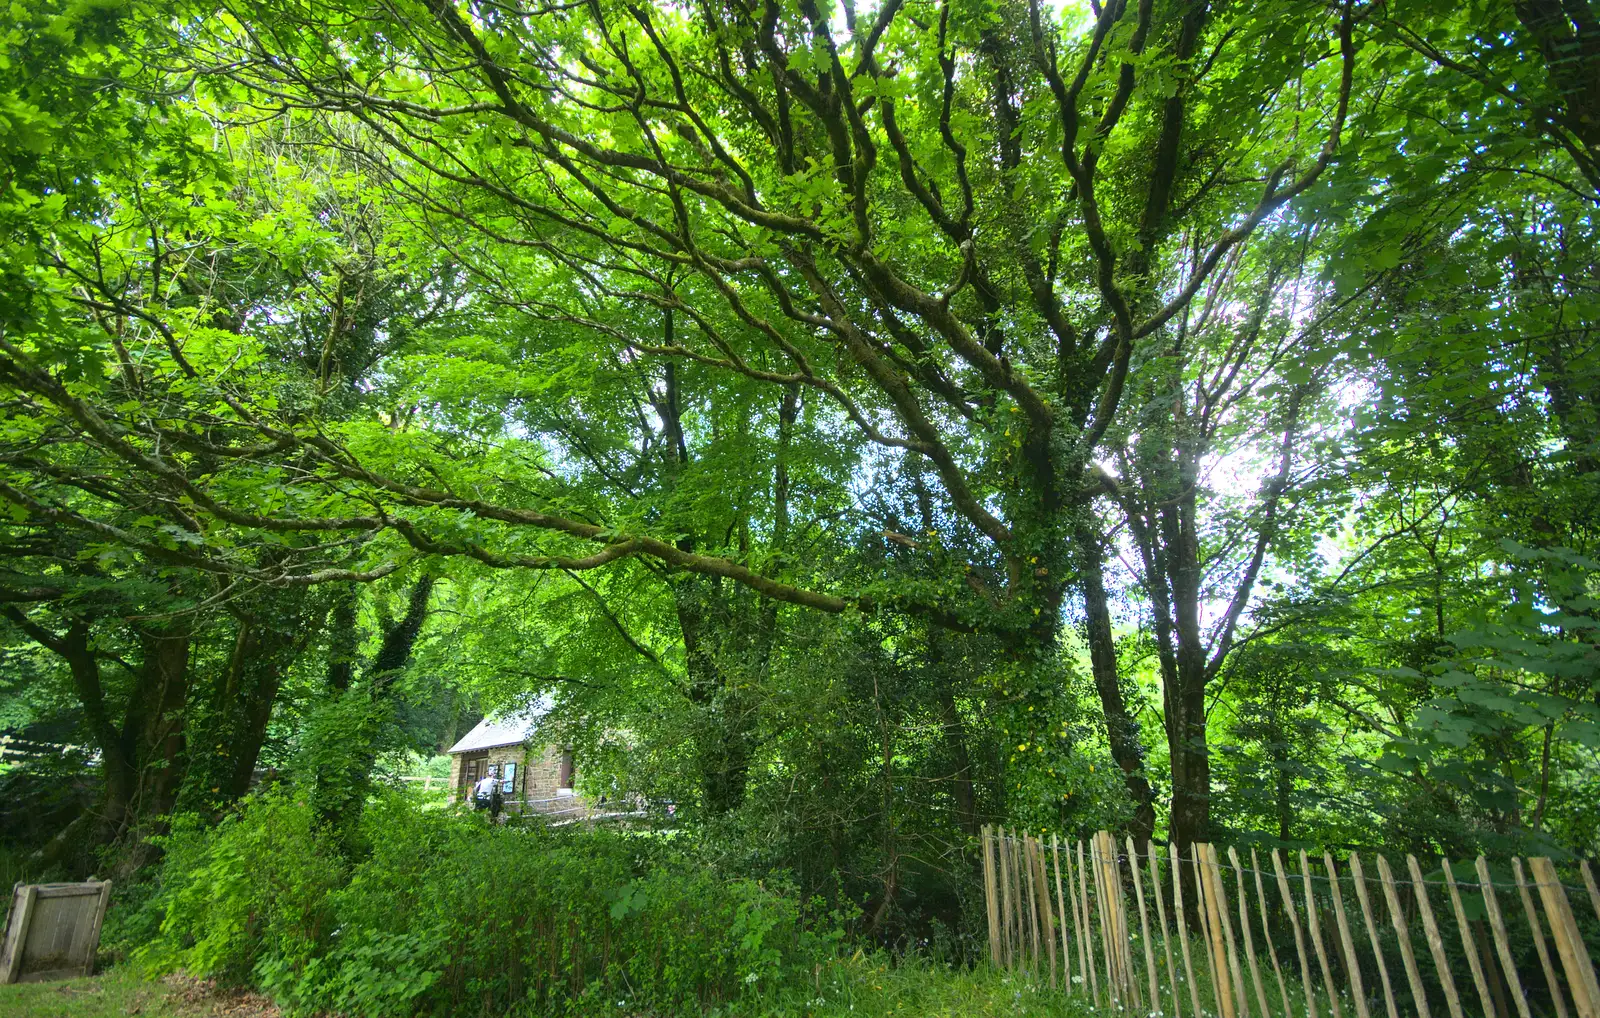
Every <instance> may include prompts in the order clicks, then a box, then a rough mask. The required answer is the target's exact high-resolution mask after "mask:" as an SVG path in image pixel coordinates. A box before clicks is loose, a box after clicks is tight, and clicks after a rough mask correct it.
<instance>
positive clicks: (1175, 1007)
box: [1145, 841, 1199, 1018]
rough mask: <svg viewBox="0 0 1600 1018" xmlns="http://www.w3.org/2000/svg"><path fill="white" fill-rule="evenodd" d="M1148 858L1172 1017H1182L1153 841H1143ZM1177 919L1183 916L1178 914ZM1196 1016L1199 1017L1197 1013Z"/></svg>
mask: <svg viewBox="0 0 1600 1018" xmlns="http://www.w3.org/2000/svg"><path fill="white" fill-rule="evenodd" d="M1145 851H1146V852H1148V853H1149V859H1150V886H1151V888H1153V889H1154V890H1155V892H1156V916H1157V918H1159V919H1160V920H1161V953H1162V954H1163V955H1165V956H1166V959H1167V985H1168V986H1169V987H1171V988H1172V1014H1173V1018H1183V1005H1182V1004H1181V1003H1179V1001H1178V970H1177V969H1175V968H1174V967H1173V965H1172V930H1171V929H1170V928H1169V927H1168V926H1167V905H1166V902H1165V901H1163V900H1162V898H1161V856H1160V855H1159V854H1158V853H1157V851H1156V843H1155V842H1154V841H1147V842H1145ZM1178 918H1179V921H1182V919H1183V917H1182V916H1181V915H1180V916H1179V917H1178ZM1196 1018H1199V1016H1198V1015H1197V1016H1196Z"/></svg>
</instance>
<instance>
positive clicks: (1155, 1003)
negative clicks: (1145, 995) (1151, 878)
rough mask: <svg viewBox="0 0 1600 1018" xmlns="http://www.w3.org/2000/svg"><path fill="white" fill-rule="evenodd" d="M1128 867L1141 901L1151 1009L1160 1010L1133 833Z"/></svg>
mask: <svg viewBox="0 0 1600 1018" xmlns="http://www.w3.org/2000/svg"><path fill="white" fill-rule="evenodd" d="M1152 861H1153V860H1152ZM1128 869H1129V871H1130V872H1132V873H1133V894H1134V897H1135V898H1137V899H1138V901H1139V935H1140V936H1141V937H1143V938H1144V971H1145V975H1146V976H1147V977H1148V979H1149V981H1150V1010H1151V1011H1159V1010H1161V977H1160V976H1159V975H1158V974H1157V972H1156V952H1155V948H1154V947H1153V946H1152V945H1151V943H1150V913H1149V911H1148V910H1147V909H1146V908H1145V907H1144V881H1143V880H1141V879H1139V851H1138V849H1137V848H1136V847H1135V846H1134V844H1133V836H1132V835H1129V836H1128Z"/></svg>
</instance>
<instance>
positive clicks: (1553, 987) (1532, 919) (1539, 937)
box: [1511, 856, 1567, 1018]
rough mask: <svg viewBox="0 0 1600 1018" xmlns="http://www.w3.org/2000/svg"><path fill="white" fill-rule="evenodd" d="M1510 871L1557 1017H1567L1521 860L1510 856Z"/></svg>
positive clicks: (1564, 1000) (1559, 986)
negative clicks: (1531, 932)
mask: <svg viewBox="0 0 1600 1018" xmlns="http://www.w3.org/2000/svg"><path fill="white" fill-rule="evenodd" d="M1511 872H1512V874H1513V875H1514V876H1515V877H1516V881H1517V894H1518V895H1520V896H1521V898H1522V911H1523V912H1525V913H1527V916H1528V928H1529V929H1530V930H1532V931H1533V946H1534V949H1535V950H1536V951H1538V952H1539V965H1540V967H1541V968H1543V969H1544V979H1545V982H1546V983H1547V984H1549V986H1550V999H1551V1000H1552V1001H1554V1002H1555V1005H1556V1016H1557V1018H1567V1001H1566V995H1565V994H1563V993H1562V992H1561V982H1560V980H1558V979H1557V978H1556V968H1555V966H1554V965H1552V964H1551V963H1550V951H1549V949H1548V948H1546V947H1545V945H1544V929H1543V927H1542V926H1541V925H1540V924H1539V910H1538V909H1536V908H1534V907H1533V896H1532V895H1531V894H1529V893H1528V884H1527V880H1526V878H1524V877H1523V875H1522V860H1521V859H1518V858H1517V857H1516V856H1512V857H1511Z"/></svg>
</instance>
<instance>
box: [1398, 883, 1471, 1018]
mask: <svg viewBox="0 0 1600 1018" xmlns="http://www.w3.org/2000/svg"><path fill="white" fill-rule="evenodd" d="M1406 868H1407V869H1408V870H1410V872H1411V890H1412V892H1413V893H1414V894H1415V895H1416V899H1417V911H1418V912H1420V913H1421V914H1422V932H1423V933H1425V934H1427V937H1428V950H1429V951H1430V952H1432V953H1433V968H1434V971H1436V972H1437V973H1438V974H1439V985H1440V987H1441V988H1442V989H1443V990H1444V1002H1445V1003H1446V1004H1448V1005H1449V1006H1450V1018H1466V1015H1464V1014H1463V1013H1462V1011H1461V995H1460V994H1459V993H1457V992H1456V981H1455V977H1454V976H1452V975H1451V974H1450V959H1449V958H1447V957H1446V956H1445V953H1444V938H1442V937H1440V936H1439V924H1438V923H1436V922H1434V921H1433V906H1432V905H1430V904H1429V903H1428V885H1427V884H1426V883H1424V882H1423V880H1422V867H1421V866H1418V865H1417V857H1416V856H1414V855H1407V856H1406Z"/></svg>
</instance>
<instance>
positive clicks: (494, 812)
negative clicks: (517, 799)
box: [489, 775, 506, 824]
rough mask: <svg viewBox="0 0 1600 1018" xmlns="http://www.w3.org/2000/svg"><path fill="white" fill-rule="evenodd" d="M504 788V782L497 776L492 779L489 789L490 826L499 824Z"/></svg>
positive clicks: (503, 806) (502, 807) (504, 803)
mask: <svg viewBox="0 0 1600 1018" xmlns="http://www.w3.org/2000/svg"><path fill="white" fill-rule="evenodd" d="M504 786H505V782H504V781H503V780H502V779H501V778H500V777H499V776H498V775H496V776H495V778H494V785H493V787H491V788H490V789H489V822H490V823H491V824H493V823H498V822H499V820H500V811H501V810H503V809H505V806H506V798H505V791H504Z"/></svg>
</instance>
